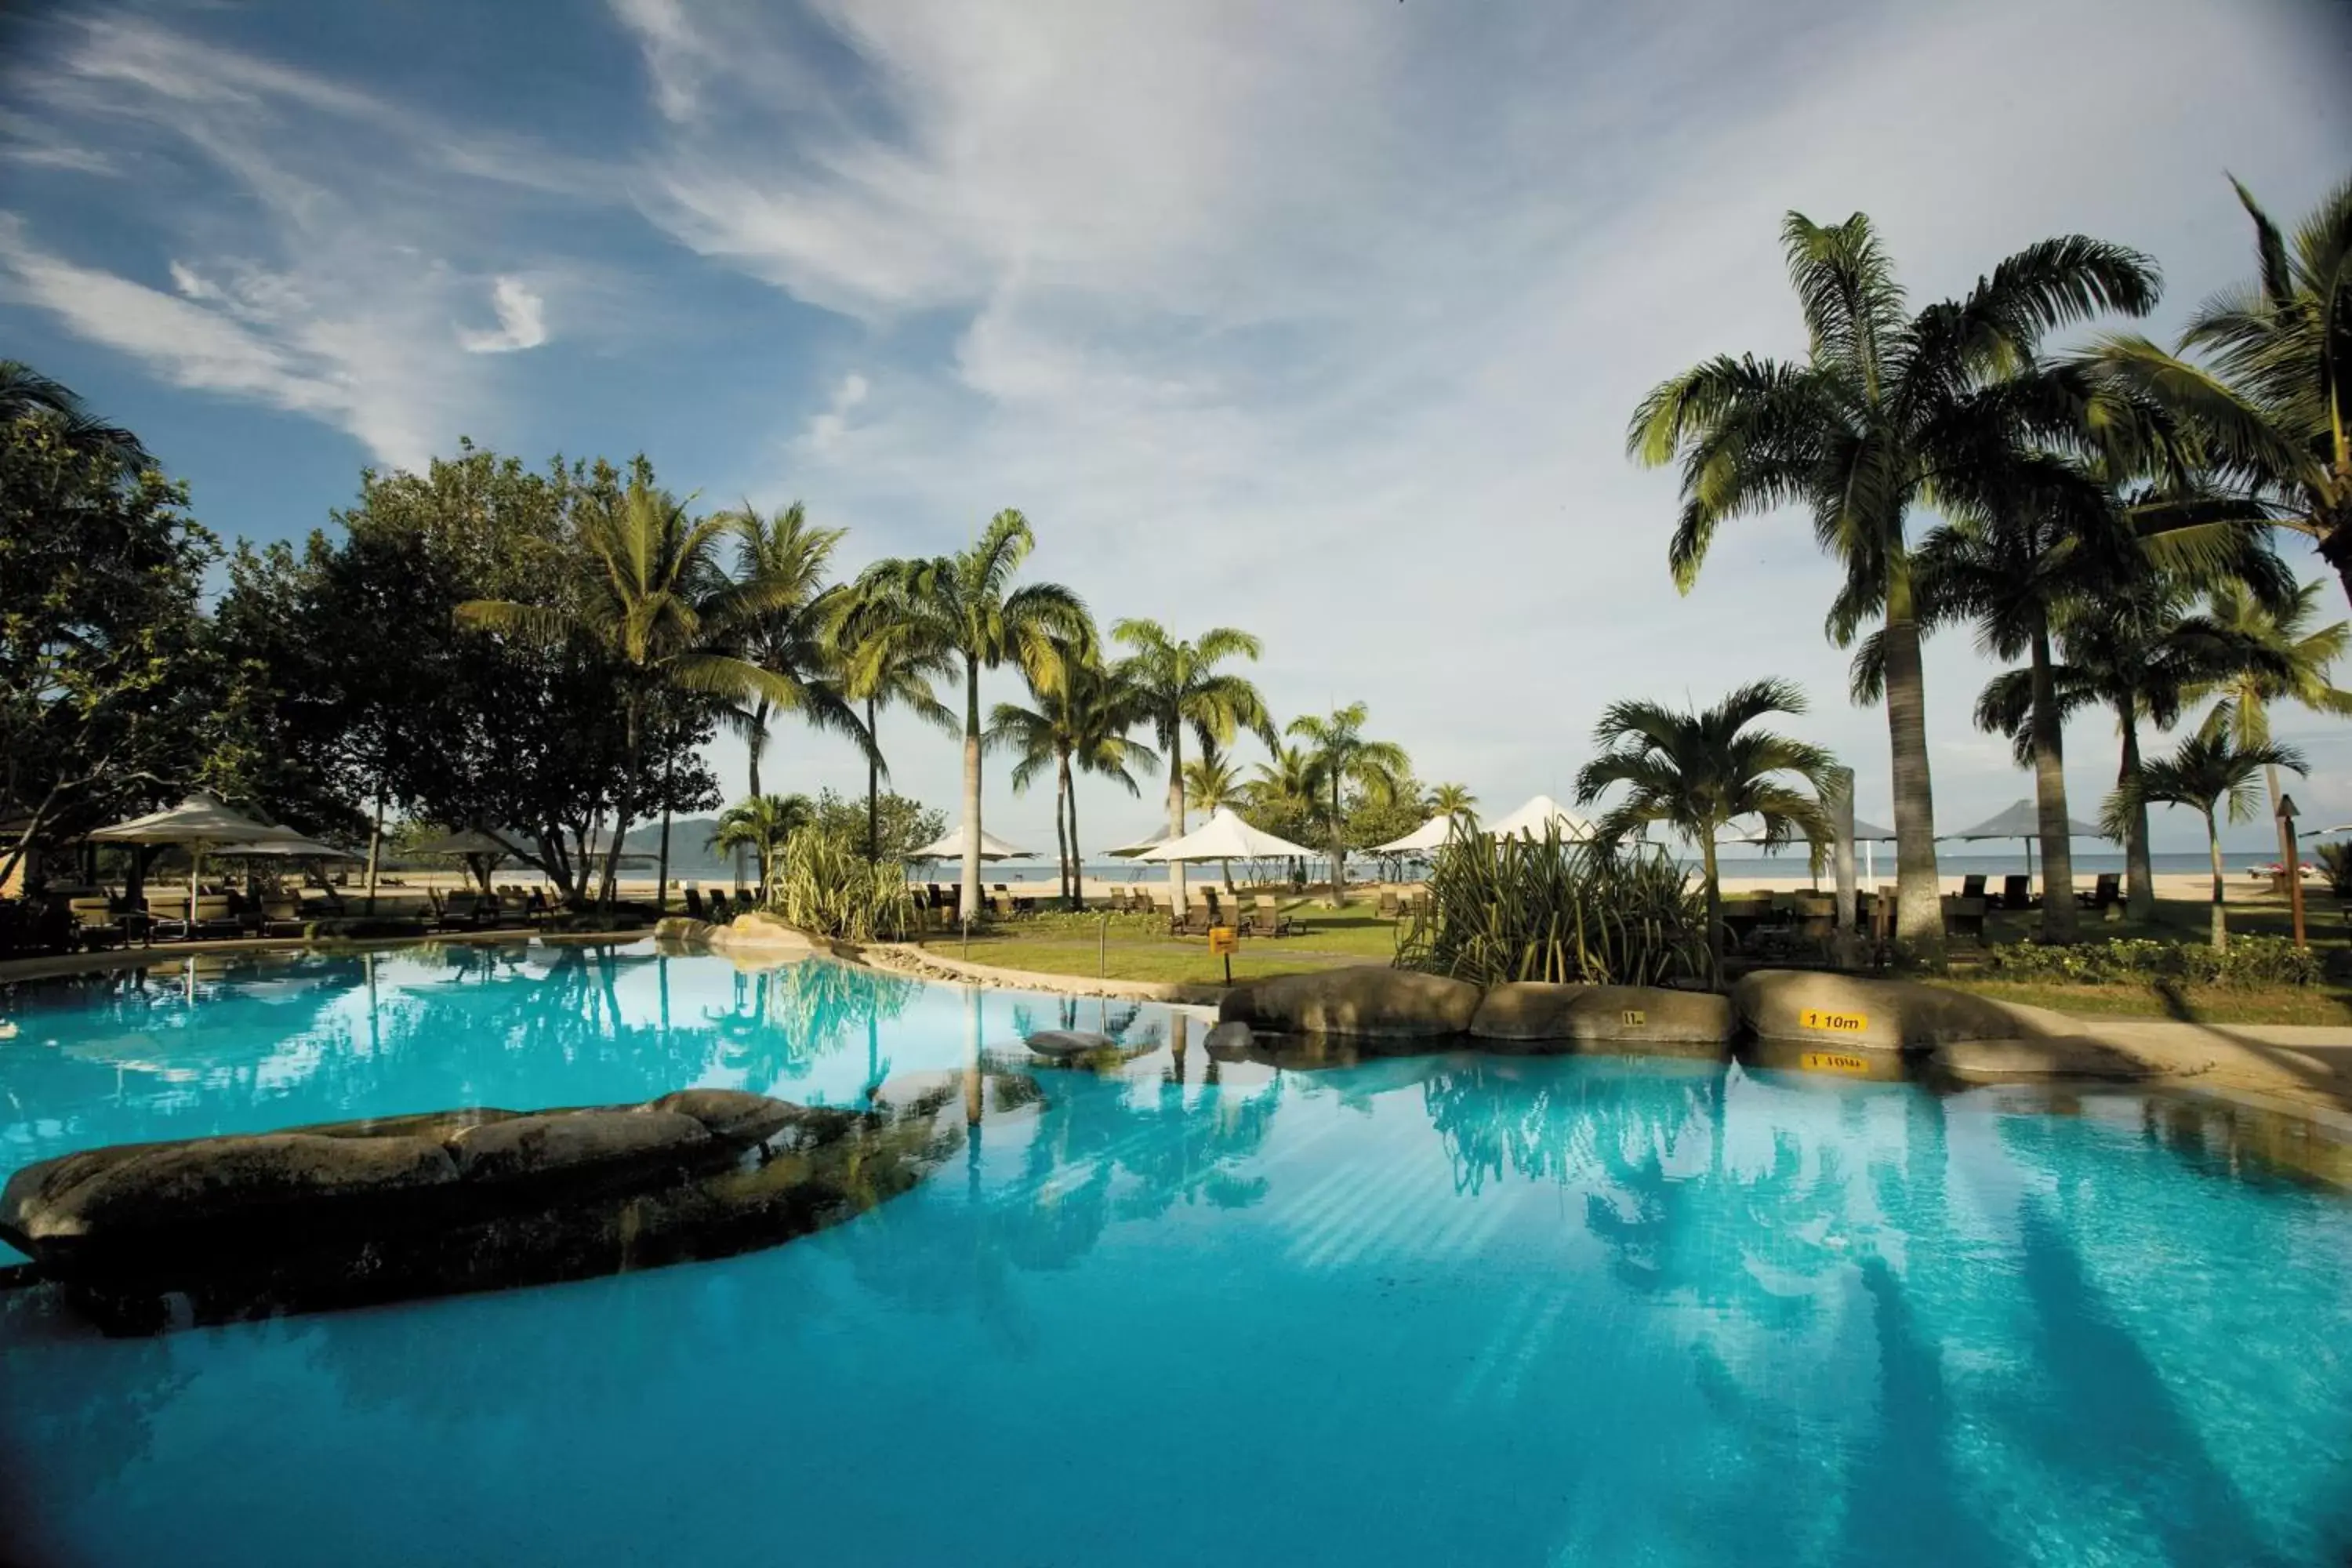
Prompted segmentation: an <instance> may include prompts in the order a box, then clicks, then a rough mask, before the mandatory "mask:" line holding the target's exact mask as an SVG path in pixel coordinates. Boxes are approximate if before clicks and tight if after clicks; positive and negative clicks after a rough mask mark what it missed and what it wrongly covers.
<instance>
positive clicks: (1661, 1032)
mask: <svg viewBox="0 0 2352 1568" xmlns="http://www.w3.org/2000/svg"><path fill="white" fill-rule="evenodd" d="M1737 1030H1738V1019H1737V1018H1736V1017H1735V1016H1733V1013H1732V1010H1731V999H1730V998H1729V997H1727V996H1722V995H1718V994H1716V993H1715V992H1712V991H1674V990H1668V989H1666V988H1664V987H1663V986H1653V985H1562V984H1548V983H1545V982H1542V981H1534V980H1523V981H1514V982H1511V983H1509V984H1503V985H1495V986H1489V987H1488V988H1487V991H1486V997H1485V999H1484V1000H1483V1001H1481V1002H1480V1003H1479V1004H1478V1011H1477V1013H1476V1015H1475V1016H1473V1017H1472V1018H1471V1020H1470V1033H1471V1035H1472V1037H1475V1038H1477V1039H1482V1040H1496V1041H1508V1042H1511V1043H1513V1044H1525V1045H1540V1044H1545V1043H1549V1042H1559V1043H1562V1044H1567V1045H1570V1046H1574V1047H1589V1048H1595V1049H1601V1050H1619V1049H1637V1048H1639V1047H1643V1046H1728V1045H1729V1044H1730V1043H1731V1039H1732V1036H1733V1035H1734V1034H1735V1033H1736V1032H1737Z"/></svg>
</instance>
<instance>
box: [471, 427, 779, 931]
mask: <svg viewBox="0 0 2352 1568" xmlns="http://www.w3.org/2000/svg"><path fill="white" fill-rule="evenodd" d="M574 528H575V531H576V538H577V542H578V544H579V547H580V552H581V556H582V561H581V565H582V566H583V572H582V574H581V580H580V582H579V584H578V585H577V592H575V593H572V594H570V595H567V596H565V597H564V598H563V599H562V601H560V602H558V603H553V604H521V603H518V602H516V601H514V600H509V599H473V600H468V601H467V602H466V603H465V604H462V605H458V606H457V621H458V624H459V625H461V626H473V627H476V628H478V629H480V630H484V631H488V632H491V633H495V634H499V635H502V636H508V637H520V638H522V639H525V640H527V641H531V642H537V643H542V644H558V643H562V642H566V641H569V640H571V639H572V638H579V639H581V640H583V641H585V642H587V643H589V644H591V645H593V646H594V647H597V648H599V649H600V650H602V651H603V652H604V654H605V655H606V656H608V657H609V658H613V659H614V661H615V662H616V663H618V664H619V665H620V666H621V667H622V668H624V669H625V671H626V672H627V678H626V679H624V680H623V681H622V683H621V689H620V691H619V692H618V694H617V696H618V700H619V702H620V705H621V717H622V733H623V751H624V755H623V759H622V762H623V773H622V776H621V779H620V781H619V782H618V784H616V786H615V787H614V791H613V811H614V823H613V833H612V838H611V840H610V842H611V843H612V845H613V847H614V850H615V851H616V852H615V853H614V854H612V855H608V856H607V857H605V863H604V885H603V888H602V890H601V892H600V894H599V897H600V899H601V900H602V901H603V902H604V903H605V904H607V905H609V904H610V903H611V902H612V900H613V889H614V876H615V874H616V869H617V867H618V865H619V862H620V856H619V854H618V853H617V850H618V849H619V847H620V846H621V844H622V843H623V842H624V841H625V837H626V836H627V833H628V828H629V819H630V815H631V813H632V811H633V810H634V809H635V804H636V802H635V798H634V797H633V795H632V791H633V790H634V789H635V788H636V787H637V785H638V783H639V781H640V780H641V778H642V776H643V763H644V759H643V757H642V755H641V748H642V744H643V739H644V727H645V719H646V708H647V705H648V703H649V702H650V701H651V700H652V698H653V695H654V693H655V692H656V690H661V689H667V690H671V691H677V692H681V693H685V694H687V695H689V696H698V697H705V698H711V699H715V700H719V701H720V702H732V703H736V704H739V705H740V704H746V703H749V702H751V701H754V700H757V699H759V698H761V697H762V696H764V697H766V698H767V699H768V700H769V701H771V702H772V703H774V704H776V705H778V706H782V707H789V706H791V705H793V704H794V703H796V702H798V701H799V700H801V690H800V688H799V687H798V686H796V685H795V684H794V683H793V681H791V680H790V679H787V678H785V677H783V676H781V675H778V674H776V673H775V672H774V671H772V670H769V669H766V668H762V667H761V666H760V665H759V664H757V663H754V662H753V661H752V660H751V659H748V658H744V657H743V656H742V655H741V654H740V653H739V652H737V651H736V649H737V648H738V647H740V641H741V638H742V637H745V636H746V635H748V633H749V632H750V630H751V626H753V624H754V623H755V622H756V621H757V619H758V617H759V616H761V615H762V614H763V613H765V612H766V611H767V610H768V609H770V608H771V607H772V606H773V605H775V604H776V603H777V602H778V600H779V598H780V597H781V596H782V594H783V592H784V590H783V589H782V588H780V587H779V586H778V585H777V584H772V583H761V582H756V581H754V582H749V583H738V582H734V581H732V580H730V578H729V577H728V576H727V574H725V573H724V572H722V571H720V570H719V564H718V559H717V552H718V549H719V541H720V540H721V539H722V538H724V537H725V535H726V533H727V531H728V530H729V528H730V521H729V520H728V519H727V518H725V517H723V516H713V517H705V518H699V519H697V518H692V517H689V516H688V514H687V510H686V506H685V504H684V503H683V502H681V501H679V500H677V499H675V498H674V497H672V496H670V495H669V494H668V493H667V492H666V491H664V490H661V489H656V488H655V486H654V485H653V484H652V482H651V481H650V480H649V479H646V477H645V476H644V475H642V474H641V475H639V476H637V477H636V478H635V479H631V480H630V482H629V485H628V487H627V489H625V490H624V491H622V492H621V494H620V495H619V496H618V497H615V498H611V499H610V500H601V501H598V502H596V503H594V504H590V505H587V506H583V508H582V510H581V511H580V513H579V515H578V517H577V519H576V521H575V523H574Z"/></svg>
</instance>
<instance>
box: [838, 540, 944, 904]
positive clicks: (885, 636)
mask: <svg viewBox="0 0 2352 1568" xmlns="http://www.w3.org/2000/svg"><path fill="white" fill-rule="evenodd" d="M837 609H838V612H839V613H838V617H837V619H836V621H835V625H834V626H833V628H832V638H833V643H834V646H835V650H836V657H837V659H838V668H839V671H840V681H841V692H842V695H843V696H844V697H845V698H847V699H848V700H850V701H852V702H856V703H859V704H861V705H862V706H863V708H864V710H865V717H866V733H867V734H868V735H871V736H874V737H875V738H876V739H875V749H874V750H873V751H871V752H867V753H866V858H867V859H868V860H877V859H879V858H881V853H882V775H883V774H884V773H887V772H888V771H889V769H888V766H887V763H884V762H883V760H882V756H881V742H880V731H879V729H878V728H877V725H878V724H879V722H880V720H881V715H882V713H883V711H884V710H887V709H892V708H900V709H904V710H907V711H908V712H910V713H912V714H914V715H915V716H916V717H917V718H919V719H920V720H922V721H923V722H925V723H927V724H932V725H936V726H938V727H939V728H940V729H942V730H945V731H949V732H950V734H952V733H953V732H954V731H955V729H956V716H955V714H954V712H953V711H952V710H950V709H949V708H948V706H947V705H946V704H945V703H943V702H941V701H940V700H939V698H938V697H937V695H935V694H934V693H933V691H932V689H931V682H932V681H933V680H934V679H945V678H947V677H950V676H952V675H954V674H955V673H956V668H955V650H954V649H953V648H951V647H949V646H948V645H947V644H946V643H945V642H943V641H941V640H940V638H939V637H938V632H939V627H938V626H937V624H936V623H934V622H933V621H931V620H929V618H927V617H924V616H908V615H907V614H905V613H904V609H903V606H894V605H892V603H891V601H890V599H889V597H888V596H887V595H880V594H876V593H874V592H872V591H870V585H869V584H856V585H854V586H853V588H852V591H851V592H850V594H849V595H847V596H845V598H844V599H842V600H841V601H839V603H838V605H837Z"/></svg>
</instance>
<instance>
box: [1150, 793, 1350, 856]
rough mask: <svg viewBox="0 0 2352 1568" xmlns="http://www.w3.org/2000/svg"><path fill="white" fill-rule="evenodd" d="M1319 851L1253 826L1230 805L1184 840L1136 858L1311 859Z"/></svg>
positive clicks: (1173, 840)
mask: <svg viewBox="0 0 2352 1568" xmlns="http://www.w3.org/2000/svg"><path fill="white" fill-rule="evenodd" d="M1315 853H1316V851H1314V850H1312V849H1309V848H1307V847H1305V846H1303V845H1297V844H1293V843H1292V842H1291V841H1290V840H1289V839H1287V838H1281V837H1276V836H1275V835H1274V834H1271V833H1266V832H1264V831H1262V830H1260V829H1258V828H1255V827H1252V826H1250V825H1249V824H1248V823H1246V822H1244V821H1243V820H1242V819H1241V818H1240V817H1239V816H1235V815H1234V812H1233V811H1232V809H1231V808H1230V807H1227V806H1222V805H1221V806H1219V807H1218V808H1217V809H1216V810H1214V811H1213V812H1211V813H1210V814H1209V820H1208V821H1206V822H1204V823H1202V825H1201V826H1198V827H1196V828H1194V829H1193V830H1192V832H1190V833H1187V834H1186V835H1184V837H1181V838H1171V839H1170V840H1169V841H1168V842H1167V843H1165V844H1162V845H1160V846H1159V847H1156V848H1152V849H1147V850H1145V851H1144V852H1143V853H1142V854H1140V855H1138V856H1137V857H1136V858H1137V859H1139V860H1166V861H1177V860H1273V859H1277V858H1288V857H1290V856H1294V855H1297V856H1311V855H1313V854H1315Z"/></svg>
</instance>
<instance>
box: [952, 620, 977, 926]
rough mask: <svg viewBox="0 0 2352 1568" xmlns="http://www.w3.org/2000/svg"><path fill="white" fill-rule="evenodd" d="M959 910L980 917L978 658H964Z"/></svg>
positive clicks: (969, 918)
mask: <svg viewBox="0 0 2352 1568" xmlns="http://www.w3.org/2000/svg"><path fill="white" fill-rule="evenodd" d="M956 907H957V910H958V911H959V912H960V913H961V915H962V917H963V919H964V920H965V921H976V920H978V919H980V911H981V903H980V661H979V660H978V659H976V658H966V659H965V660H964V661H963V889H962V891H961V894H960V895H959V896H958V899H957V904H956Z"/></svg>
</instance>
